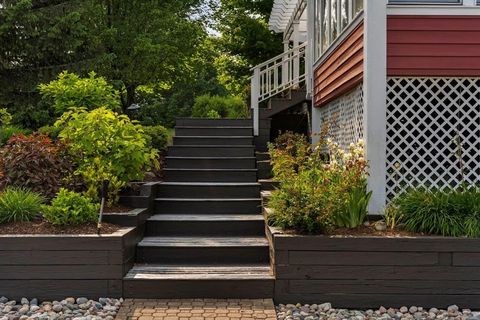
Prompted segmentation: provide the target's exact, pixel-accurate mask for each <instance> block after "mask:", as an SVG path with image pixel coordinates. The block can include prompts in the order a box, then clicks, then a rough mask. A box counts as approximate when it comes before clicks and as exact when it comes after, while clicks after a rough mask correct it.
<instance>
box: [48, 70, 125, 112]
mask: <svg viewBox="0 0 480 320" xmlns="http://www.w3.org/2000/svg"><path fill="white" fill-rule="evenodd" d="M39 90H40V93H41V94H42V98H43V99H45V100H47V101H51V102H52V103H53V106H54V107H55V111H56V113H57V114H62V113H63V112H65V111H67V110H68V109H70V108H80V107H81V108H86V109H88V110H92V109H96V108H99V107H106V108H108V109H111V110H117V109H118V108H119V107H120V98H119V97H120V96H119V94H118V92H117V91H115V90H114V89H113V87H112V86H111V85H110V84H108V82H107V81H106V80H105V78H103V77H97V76H96V74H95V72H91V73H90V74H89V76H88V78H80V77H79V76H77V75H76V74H74V73H69V72H67V71H64V72H62V73H60V74H59V76H58V79H57V80H54V81H51V82H50V83H48V84H41V85H39Z"/></svg>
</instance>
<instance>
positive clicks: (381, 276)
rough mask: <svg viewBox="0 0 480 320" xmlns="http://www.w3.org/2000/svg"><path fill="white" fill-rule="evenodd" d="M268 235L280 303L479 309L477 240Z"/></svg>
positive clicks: (273, 231) (479, 249) (271, 232)
mask: <svg viewBox="0 0 480 320" xmlns="http://www.w3.org/2000/svg"><path fill="white" fill-rule="evenodd" d="M267 234H268V238H269V241H270V246H271V258H272V259H271V263H272V267H273V269H274V271H275V276H276V282H275V301H276V302H277V303H293V302H295V303H297V302H301V303H319V302H322V301H328V302H331V303H332V304H333V305H334V306H335V307H349V308H374V307H378V306H381V305H384V306H388V307H401V306H404V305H407V306H410V305H417V306H423V307H447V306H449V305H453V304H457V305H459V306H460V307H465V308H473V309H478V308H480V239H467V238H447V237H433V236H431V237H423V236H418V237H413V236H412V237H406V236H395V237H379V236H347V235H342V236H332V235H329V236H322V235H318V236H308V235H295V234H288V233H284V232H282V231H281V230H279V229H275V228H271V227H268V228H267Z"/></svg>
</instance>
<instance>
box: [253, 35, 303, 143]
mask: <svg viewBox="0 0 480 320" xmlns="http://www.w3.org/2000/svg"><path fill="white" fill-rule="evenodd" d="M306 48H307V43H303V44H301V45H299V46H297V47H295V48H292V49H290V50H288V51H286V52H284V53H282V54H281V55H278V56H276V57H275V58H273V59H270V60H268V61H265V62H264V63H262V64H259V65H258V66H256V67H254V68H253V69H252V71H253V77H252V79H251V80H252V87H251V90H252V93H251V99H252V100H251V108H252V111H253V131H254V134H255V135H256V136H257V135H258V132H259V112H260V110H259V104H260V102H262V101H265V100H268V99H270V98H271V97H273V96H275V95H277V94H279V93H281V92H283V91H285V90H287V89H291V88H295V87H298V86H300V84H302V83H304V82H305V80H306V78H307V75H306V71H307V63H306V58H307V54H306V53H307V50H306Z"/></svg>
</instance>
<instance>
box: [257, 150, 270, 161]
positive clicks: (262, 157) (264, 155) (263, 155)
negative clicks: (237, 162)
mask: <svg viewBox="0 0 480 320" xmlns="http://www.w3.org/2000/svg"><path fill="white" fill-rule="evenodd" d="M255 156H256V158H257V161H270V154H269V153H268V152H256V153H255Z"/></svg>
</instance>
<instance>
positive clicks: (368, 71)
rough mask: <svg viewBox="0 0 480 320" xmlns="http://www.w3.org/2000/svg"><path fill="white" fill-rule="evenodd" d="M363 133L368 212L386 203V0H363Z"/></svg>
mask: <svg viewBox="0 0 480 320" xmlns="http://www.w3.org/2000/svg"><path fill="white" fill-rule="evenodd" d="M364 14H365V35H364V37H365V40H364V41H365V43H364V55H365V66H364V104H365V105H364V107H365V109H364V110H365V111H364V119H365V121H364V132H365V142H366V144H365V145H366V157H367V160H368V162H369V166H370V170H369V171H370V176H369V178H368V188H369V190H371V191H372V192H373V195H372V199H371V202H370V207H369V211H370V214H381V213H382V210H383V208H384V206H385V204H386V168H387V166H386V148H387V145H386V144H387V143H386V140H387V127H386V121H387V119H386V117H387V93H386V90H387V0H365V8H364Z"/></svg>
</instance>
